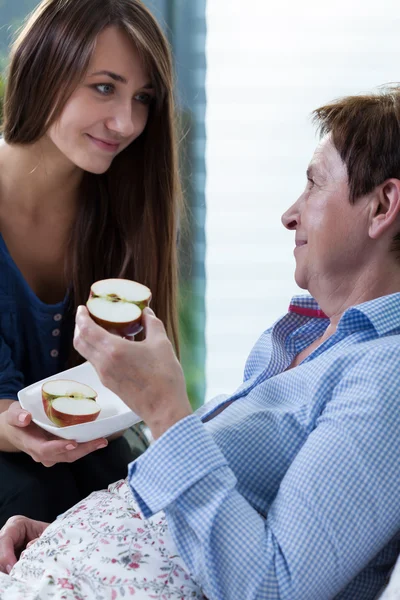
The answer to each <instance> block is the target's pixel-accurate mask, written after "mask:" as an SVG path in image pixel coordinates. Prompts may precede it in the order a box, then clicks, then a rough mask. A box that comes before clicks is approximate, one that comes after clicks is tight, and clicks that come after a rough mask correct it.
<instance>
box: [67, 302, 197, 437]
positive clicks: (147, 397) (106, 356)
mask: <svg viewBox="0 0 400 600" xmlns="http://www.w3.org/2000/svg"><path fill="white" fill-rule="evenodd" d="M142 320H143V327H144V331H145V339H144V340H143V341H140V342H136V341H131V340H126V339H123V338H120V337H118V336H115V335H112V334H110V333H109V332H108V331H106V330H105V329H103V328H101V327H99V326H98V325H97V324H96V323H95V322H94V321H93V320H92V319H91V318H90V316H89V313H88V310H87V309H86V308H85V307H83V306H80V307H79V308H78V311H77V316H76V327H75V337H74V346H75V348H76V350H77V351H78V352H79V353H80V354H81V355H82V356H83V357H84V358H86V359H87V360H88V361H89V362H90V363H91V364H92V365H93V366H94V368H95V369H96V371H97V374H98V376H99V378H100V380H101V381H102V383H103V384H104V385H105V386H106V387H108V388H109V389H110V390H111V391H113V392H114V393H115V394H117V396H119V397H120V398H121V400H123V401H124V402H125V404H127V406H129V407H130V408H131V409H132V410H133V411H134V412H135V413H137V414H138V415H139V416H140V417H141V418H142V419H143V420H144V421H145V422H146V424H147V425H148V427H149V428H150V430H151V432H152V435H153V437H154V438H155V439H156V438H157V437H159V436H160V435H162V434H163V433H164V432H165V431H166V430H167V429H169V427H171V426H172V425H174V424H175V423H176V422H177V421H179V420H180V419H183V418H184V417H187V416H188V415H190V414H191V413H192V409H191V406H190V403H189V400H188V397H187V393H186V383H185V378H184V375H183V372H182V368H181V366H180V364H179V361H178V359H177V358H176V356H175V353H174V350H173V347H172V344H171V343H170V341H169V340H168V337H167V334H166V332H165V329H164V326H163V324H162V322H161V321H160V320H159V319H157V317H156V316H155V315H154V313H153V311H152V310H151V309H149V308H145V309H144V310H143V319H142Z"/></svg>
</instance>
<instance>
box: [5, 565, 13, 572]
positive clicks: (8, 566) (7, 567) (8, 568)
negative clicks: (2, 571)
mask: <svg viewBox="0 0 400 600" xmlns="http://www.w3.org/2000/svg"><path fill="white" fill-rule="evenodd" d="M11 569H12V566H11V565H7V566H6V571H7V573H8V574H10V571H11Z"/></svg>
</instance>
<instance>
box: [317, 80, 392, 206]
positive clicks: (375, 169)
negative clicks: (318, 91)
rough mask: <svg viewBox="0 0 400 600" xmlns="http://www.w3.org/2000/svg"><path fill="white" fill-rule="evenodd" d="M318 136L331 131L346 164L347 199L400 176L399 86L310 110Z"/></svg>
mask: <svg viewBox="0 0 400 600" xmlns="http://www.w3.org/2000/svg"><path fill="white" fill-rule="evenodd" d="M312 115H313V121H314V123H316V124H317V126H318V129H319V132H320V134H321V136H323V135H325V134H328V133H330V134H331V136H332V142H333V144H334V146H335V148H336V150H337V151H338V153H339V154H340V156H341V158H342V160H343V162H344V163H345V165H346V167H347V175H348V182H349V190H350V201H351V202H355V201H356V200H357V198H360V197H361V196H364V195H365V194H368V193H369V192H372V190H374V189H375V188H376V187H377V186H378V185H380V184H381V183H383V182H384V181H385V180H386V179H389V178H391V177H395V178H396V179H400V88H399V87H394V86H392V87H385V88H381V89H380V90H379V91H378V92H377V93H375V94H368V95H360V96H348V97H346V98H341V99H339V100H336V101H334V102H332V103H331V104H327V105H325V106H321V107H320V108H317V109H316V110H314V111H313V113H312Z"/></svg>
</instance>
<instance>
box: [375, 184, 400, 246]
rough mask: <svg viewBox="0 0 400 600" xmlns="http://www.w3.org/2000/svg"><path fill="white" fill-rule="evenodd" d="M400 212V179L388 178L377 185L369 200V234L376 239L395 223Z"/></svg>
mask: <svg viewBox="0 0 400 600" xmlns="http://www.w3.org/2000/svg"><path fill="white" fill-rule="evenodd" d="M399 214H400V180H399V179H388V180H387V181H385V182H384V183H383V184H382V185H380V186H378V187H377V188H376V189H375V191H374V193H373V199H372V200H371V218H370V225H369V236H370V237H371V238H372V239H378V238H379V237H380V236H381V235H383V234H384V233H385V232H386V231H387V230H388V229H390V227H391V226H392V225H393V223H395V221H396V220H397V218H398V217H399Z"/></svg>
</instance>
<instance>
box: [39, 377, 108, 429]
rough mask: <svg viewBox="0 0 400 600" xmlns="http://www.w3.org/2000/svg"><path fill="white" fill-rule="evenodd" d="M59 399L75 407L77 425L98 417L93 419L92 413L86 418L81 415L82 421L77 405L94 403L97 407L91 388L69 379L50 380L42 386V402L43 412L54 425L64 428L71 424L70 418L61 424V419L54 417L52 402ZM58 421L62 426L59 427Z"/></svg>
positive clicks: (95, 394)
mask: <svg viewBox="0 0 400 600" xmlns="http://www.w3.org/2000/svg"><path fill="white" fill-rule="evenodd" d="M59 398H63V399H65V398H67V399H68V400H69V401H70V402H71V403H72V404H71V406H72V407H75V409H76V411H77V412H76V414H77V415H78V416H79V423H85V422H87V421H93V420H94V419H95V418H97V416H98V414H97V415H96V416H95V417H93V416H92V413H93V411H92V413H90V414H89V415H88V416H87V418H85V416H84V415H83V417H84V418H83V419H82V413H81V407H79V404H80V402H82V401H90V402H94V403H95V406H96V407H98V405H97V404H96V398H97V392H96V391H95V390H94V389H93V388H91V387H89V386H88V385H85V384H84V383H79V382H78V381H71V380H69V379H52V380H51V381H46V383H44V384H43V385H42V402H43V408H44V412H45V413H46V415H47V417H48V418H49V419H50V420H51V421H52V422H53V423H54V424H55V425H58V426H60V427H66V426H67V425H70V424H71V422H70V421H71V419H70V418H67V423H63V418H62V417H61V419H60V417H59V416H57V417H54V414H53V413H54V411H53V405H54V402H55V401H56V400H57V399H59ZM92 408H93V407H92ZM99 412H100V408H99ZM60 421H61V423H63V424H61V425H60Z"/></svg>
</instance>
